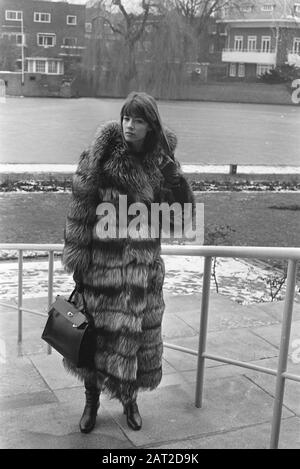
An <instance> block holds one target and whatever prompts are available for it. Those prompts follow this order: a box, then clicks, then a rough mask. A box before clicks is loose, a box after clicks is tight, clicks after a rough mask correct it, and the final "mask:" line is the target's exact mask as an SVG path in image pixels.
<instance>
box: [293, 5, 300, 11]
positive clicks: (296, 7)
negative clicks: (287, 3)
mask: <svg viewBox="0 0 300 469" xmlns="http://www.w3.org/2000/svg"><path fill="white" fill-rule="evenodd" d="M294 11H295V13H300V3H295V5H294Z"/></svg>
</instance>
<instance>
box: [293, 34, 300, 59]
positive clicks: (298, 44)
mask: <svg viewBox="0 0 300 469" xmlns="http://www.w3.org/2000/svg"><path fill="white" fill-rule="evenodd" d="M293 54H299V55H300V37H295V38H294V44H293Z"/></svg>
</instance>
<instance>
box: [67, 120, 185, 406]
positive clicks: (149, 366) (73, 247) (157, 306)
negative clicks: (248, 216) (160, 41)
mask: <svg viewBox="0 0 300 469" xmlns="http://www.w3.org/2000/svg"><path fill="white" fill-rule="evenodd" d="M166 136H167V139H168V143H169V146H170V149H171V151H172V153H174V151H175V148H176V144H177V139H176V136H175V135H174V134H173V133H172V132H170V131H168V130H166ZM163 157H164V152H163V149H162V148H161V147H160V146H158V147H156V149H155V150H154V151H152V152H150V153H146V154H144V155H143V158H137V157H136V156H134V155H133V154H132V153H130V151H129V149H128V146H127V145H126V143H125V142H124V140H123V137H122V132H121V125H120V124H119V123H118V122H115V121H113V122H109V123H107V124H105V125H104V126H102V127H101V128H100V129H99V131H98V132H97V134H96V137H95V139H94V141H93V142H92V144H91V145H90V147H89V148H88V149H87V150H86V151H84V152H83V153H82V155H81V157H80V161H79V165H78V168H77V171H76V173H75V175H74V177H73V189H72V197H71V203H70V208H69V212H68V216H67V221H66V228H65V245H64V251H63V264H64V266H65V269H66V270H67V271H68V272H70V273H72V272H74V271H75V270H76V271H79V272H80V273H81V274H82V278H83V284H84V295H85V299H86V303H87V307H88V310H89V312H90V313H92V314H93V317H94V321H95V326H96V330H97V345H96V353H95V358H94V368H91V369H88V368H76V367H75V365H74V364H73V363H71V362H70V361H69V360H66V359H64V365H65V367H66V368H67V369H68V371H70V372H72V373H73V374H75V375H76V376H77V377H78V378H79V379H81V380H84V379H85V378H88V377H91V374H94V373H95V372H101V373H102V375H103V374H104V375H105V376H106V381H105V389H104V390H105V391H106V392H108V394H109V395H110V396H111V397H115V398H117V399H119V400H120V401H121V402H123V403H125V402H126V401H128V400H129V399H130V397H131V396H132V394H133V393H134V392H136V391H137V390H138V389H154V388H155V387H157V386H158V384H159V383H160V381H161V377H162V353H163V344H162V335H161V323H162V317H163V312H164V307H165V304H164V299H163V290H162V288H163V282H164V276H165V268H164V262H163V260H162V258H161V256H160V252H161V237H158V238H150V237H148V238H141V239H132V238H130V237H127V238H115V239H104V238H101V237H99V225H98V228H97V222H98V221H99V215H98V214H97V213H96V212H97V206H98V205H99V204H100V203H101V202H110V203H113V204H114V206H115V208H116V213H117V214H118V206H119V200H118V199H119V195H127V200H128V205H129V204H131V203H134V202H143V203H144V204H146V206H147V207H150V204H151V203H152V202H158V203H161V202H168V203H169V204H171V203H173V202H174V201H176V195H174V192H173V190H172V188H171V187H170V186H168V185H167V184H166V182H165V180H164V178H163V176H162V174H161V172H160V170H159V169H158V165H159V163H161V160H162V158H163ZM173 158H174V156H173ZM175 161H176V163H177V165H178V167H179V170H180V165H179V163H178V161H177V160H176V159H175ZM180 191H181V202H183V201H184V202H190V203H193V204H194V197H193V192H192V190H191V187H190V186H189V184H188V182H187V180H186V179H185V177H184V176H183V174H182V172H181V171H180ZM129 220H130V217H128V221H129ZM97 229H98V231H97Z"/></svg>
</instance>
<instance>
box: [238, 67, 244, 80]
mask: <svg viewBox="0 0 300 469" xmlns="http://www.w3.org/2000/svg"><path fill="white" fill-rule="evenodd" d="M238 76H239V77H241V78H242V77H244V76H245V64H239V66H238Z"/></svg>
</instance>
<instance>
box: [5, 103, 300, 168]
mask: <svg viewBox="0 0 300 469" xmlns="http://www.w3.org/2000/svg"><path fill="white" fill-rule="evenodd" d="M122 103H123V100H120V99H94V98H80V99H56V98H12V97H7V98H6V102H5V103H0V163H23V164H24V163H35V164H49V163H52V164H76V163H77V161H78V157H79V155H80V153H81V151H82V150H83V149H84V148H85V147H86V146H87V145H88V144H89V143H90V141H91V139H92V138H93V135H94V133H95V131H96V129H97V127H98V126H99V125H100V124H101V123H103V122H105V121H107V120H110V119H118V118H119V111H120V108H121V105H122ZM158 104H159V109H160V112H161V115H162V117H163V120H164V122H165V123H167V124H168V126H169V127H170V128H171V129H173V130H174V131H175V132H176V134H177V136H178V139H179V144H178V149H177V153H176V154H177V157H178V158H179V160H180V161H181V162H182V163H184V164H200V165H209V164H214V165H228V164H230V163H237V164H241V165H289V166H294V165H295V166H299V165H300V158H299V148H300V131H299V129H300V109H299V107H294V106H288V105H287V106H277V105H264V104H261V105H260V104H255V105H254V104H238V103H212V102H188V101H180V102H178V101H176V102H175V101H160V102H159V103H158Z"/></svg>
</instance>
